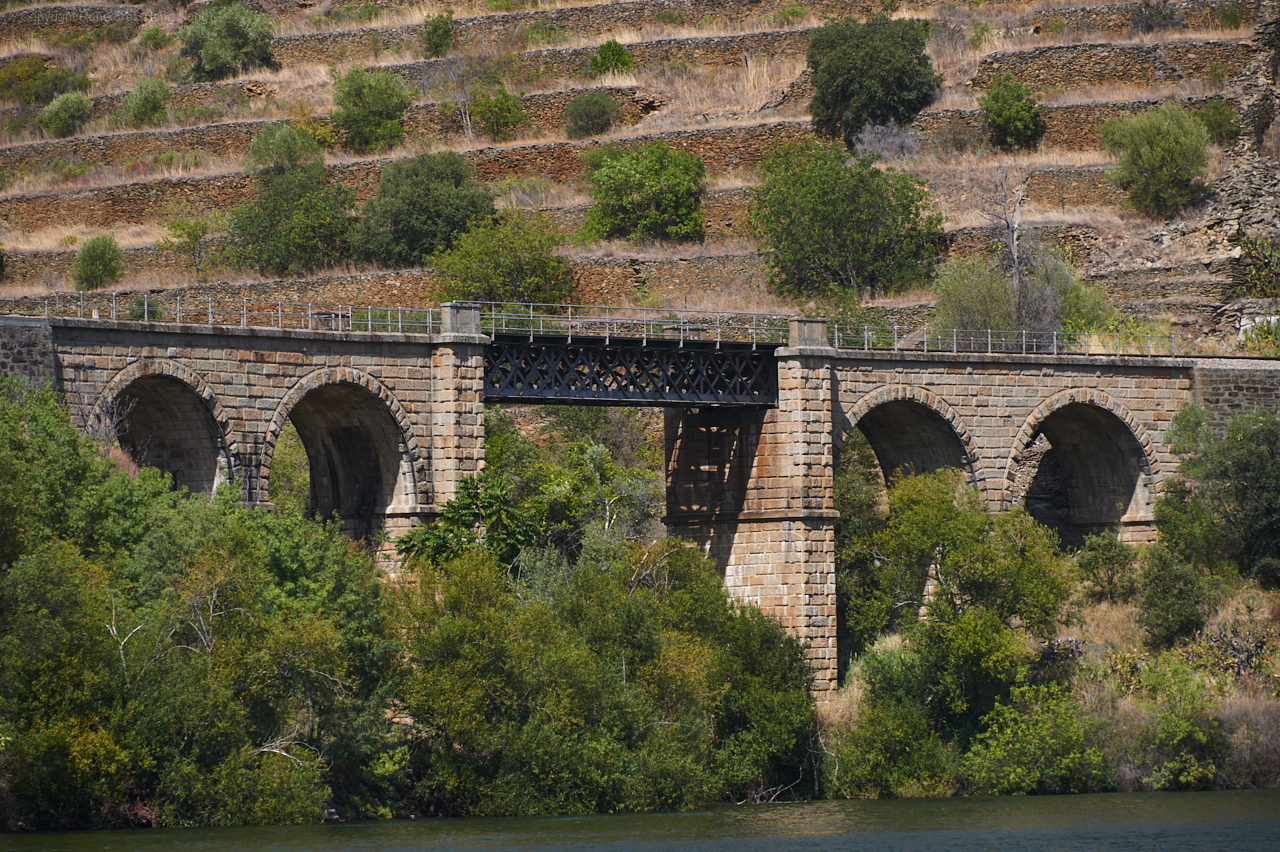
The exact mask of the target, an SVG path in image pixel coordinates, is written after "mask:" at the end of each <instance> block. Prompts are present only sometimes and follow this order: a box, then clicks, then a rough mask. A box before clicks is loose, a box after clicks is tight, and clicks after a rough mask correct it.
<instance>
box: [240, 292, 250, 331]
mask: <svg viewBox="0 0 1280 852" xmlns="http://www.w3.org/2000/svg"><path fill="white" fill-rule="evenodd" d="M240 327H241V328H248V327H249V300H248V299H241V300H240Z"/></svg>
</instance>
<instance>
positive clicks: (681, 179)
mask: <svg viewBox="0 0 1280 852" xmlns="http://www.w3.org/2000/svg"><path fill="white" fill-rule="evenodd" d="M705 177H706V167H705V166H704V165H703V163H702V158H701V157H699V156H698V155H697V154H690V153H687V152H684V151H677V150H676V149H674V148H672V147H670V146H669V145H667V144H666V143H665V142H652V143H649V144H647V145H642V146H640V147H638V148H629V149H627V150H626V151H624V152H622V153H621V154H620V155H619V156H617V157H615V158H612V159H609V160H607V161H606V162H605V163H604V164H603V165H602V166H601V167H600V168H599V169H597V170H596V171H595V173H594V174H593V175H592V178H591V181H592V183H591V198H592V201H593V204H592V205H591V209H590V210H588V211H587V216H586V219H585V221H584V222H583V224H582V230H581V231H580V232H579V235H580V238H581V239H583V240H599V239H606V238H609V237H630V238H633V239H650V240H700V239H702V234H703V218H702V211H701V210H700V209H699V208H700V205H701V198H702V181H703V178H705Z"/></svg>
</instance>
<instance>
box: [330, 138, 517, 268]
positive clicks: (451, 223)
mask: <svg viewBox="0 0 1280 852" xmlns="http://www.w3.org/2000/svg"><path fill="white" fill-rule="evenodd" d="M492 215H493V191H492V190H491V189H490V188H488V187H485V186H479V185H477V184H476V183H475V170H474V169H473V168H472V167H471V165H470V164H469V163H468V162H467V161H466V160H465V159H464V158H463V157H462V156H461V155H460V154H456V153H454V152H452V151H444V152H441V153H438V154H420V155H419V156H417V157H414V158H413V159H411V160H396V161H395V162H392V163H388V164H387V166H386V168H384V169H383V170H382V179H381V180H380V181H379V183H378V192H377V194H376V195H374V197H373V198H370V199H369V200H368V201H367V202H365V204H364V206H363V207H362V208H361V210H360V220H359V222H358V224H357V225H356V227H355V231H354V233H353V235H352V242H353V244H354V245H355V247H356V249H357V251H358V253H359V254H360V255H361V256H363V257H365V258H367V259H368V260H371V261H374V262H375V263H379V264H381V265H383V266H387V267H397V266H422V265H424V264H425V263H426V262H427V261H428V260H429V259H430V258H431V256H432V255H433V254H435V253H436V252H438V251H441V250H447V249H448V248H450V247H451V246H452V245H453V242H454V239H455V237H456V236H457V235H458V234H459V233H461V232H462V231H464V230H466V227H467V223H468V222H471V221H472V220H475V219H482V218H486V217H489V216H492Z"/></svg>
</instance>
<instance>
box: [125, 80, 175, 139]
mask: <svg viewBox="0 0 1280 852" xmlns="http://www.w3.org/2000/svg"><path fill="white" fill-rule="evenodd" d="M172 91H173V90H172V88H171V87H170V86H169V83H168V82H167V81H166V80H164V79H163V78H161V77H148V78H147V79H145V80H142V81H140V82H139V83H138V84H137V86H135V87H134V89H133V91H132V92H130V93H129V94H127V95H125V96H124V100H123V101H122V102H121V104H120V118H121V119H122V120H123V121H124V123H125V124H127V125H129V126H130V127H151V126H154V125H157V124H161V123H162V122H163V121H164V120H165V119H166V118H168V115H169V112H168V110H167V109H165V105H164V102H165V101H166V100H168V98H169V95H170V93H171V92H172Z"/></svg>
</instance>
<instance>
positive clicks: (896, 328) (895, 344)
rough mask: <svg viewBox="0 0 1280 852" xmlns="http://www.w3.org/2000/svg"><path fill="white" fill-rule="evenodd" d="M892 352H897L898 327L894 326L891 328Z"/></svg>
mask: <svg viewBox="0 0 1280 852" xmlns="http://www.w3.org/2000/svg"><path fill="white" fill-rule="evenodd" d="M893 351H894V352H897V351H898V327H897V326H896V325H895V326H894V327H893Z"/></svg>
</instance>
